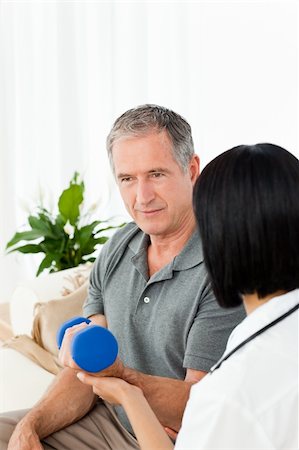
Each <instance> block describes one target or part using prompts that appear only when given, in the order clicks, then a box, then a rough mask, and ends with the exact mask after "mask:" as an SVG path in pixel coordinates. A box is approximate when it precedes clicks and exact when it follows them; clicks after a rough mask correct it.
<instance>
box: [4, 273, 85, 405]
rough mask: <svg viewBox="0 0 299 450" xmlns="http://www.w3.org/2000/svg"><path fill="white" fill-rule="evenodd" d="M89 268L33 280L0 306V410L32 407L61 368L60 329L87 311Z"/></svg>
mask: <svg viewBox="0 0 299 450" xmlns="http://www.w3.org/2000/svg"><path fill="white" fill-rule="evenodd" d="M90 269H91V264H84V265H83V266H80V267H77V268H72V269H67V270H63V271H60V272H56V273H52V274H47V275H46V276H42V277H39V278H35V279H33V280H28V282H26V283H22V284H19V285H18V286H16V287H15V289H14V291H13V294H12V297H11V299H10V301H9V303H7V304H1V305H0V413H1V412H5V411H10V410H16V409H24V408H30V407H32V406H33V405H34V404H35V403H36V402H37V401H38V400H39V399H40V397H41V396H42V395H43V393H44V392H45V391H46V389H47V387H48V386H49V385H50V383H51V382H52V381H53V380H54V378H55V376H56V375H57V373H59V371H60V370H61V366H60V364H59V360H58V358H57V354H58V349H57V346H56V332H57V329H58V328H59V325H60V324H61V323H62V322H64V321H65V320H68V319H69V318H71V317H73V316H76V315H81V314H82V305H83V302H84V300H85V298H86V295H87V287H88V277H89V273H90Z"/></svg>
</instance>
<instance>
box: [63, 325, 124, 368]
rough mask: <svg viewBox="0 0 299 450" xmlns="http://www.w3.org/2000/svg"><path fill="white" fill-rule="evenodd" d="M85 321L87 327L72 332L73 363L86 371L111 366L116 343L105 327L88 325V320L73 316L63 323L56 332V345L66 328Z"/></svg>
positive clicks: (114, 356) (115, 353)
mask: <svg viewBox="0 0 299 450" xmlns="http://www.w3.org/2000/svg"><path fill="white" fill-rule="evenodd" d="M82 322H85V323H87V324H88V327H86V328H83V329H82V330H79V331H78V332H77V333H75V334H74V336H73V339H72V342H71V348H70V350H71V356H72V358H73V360H74V361H75V363H76V364H77V365H78V366H79V367H80V368H81V369H83V370H85V371H87V372H92V373H95V372H100V371H101V370H104V369H106V368H107V367H109V366H111V365H112V364H113V363H114V361H115V360H116V358H117V354H118V344H117V341H116V339H115V337H114V336H113V334H112V333H111V332H110V331H109V330H107V328H103V327H100V326H99V325H89V324H90V320H89V319H86V318H84V317H74V318H73V319H71V320H68V321H67V322H65V323H63V324H62V325H61V327H60V328H59V330H58V332H57V336H56V338H57V345H58V348H60V347H61V344H62V340H63V337H64V334H65V331H66V330H67V328H69V327H72V326H73V325H77V324H79V323H82Z"/></svg>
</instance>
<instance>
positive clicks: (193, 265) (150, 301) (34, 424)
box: [0, 105, 245, 450]
mask: <svg viewBox="0 0 299 450" xmlns="http://www.w3.org/2000/svg"><path fill="white" fill-rule="evenodd" d="M107 150H108V155H109V158H110V161H111V165H112V169H113V172H114V174H115V178H116V181H117V184H118V187H119V190H120V193H121V196H122V199H123V201H124V204H125V206H126V208H127V210H128V212H129V214H130V215H131V217H132V219H133V221H134V222H131V223H130V224H128V225H127V226H126V227H125V228H123V229H121V230H120V231H118V232H117V233H116V234H114V236H113V237H112V238H111V239H110V240H109V241H108V243H107V244H106V245H105V247H104V248H103V250H102V251H101V253H100V255H99V257H98V259H97V261H96V262H95V264H94V267H93V270H92V273H91V277H90V288H89V295H88V298H87V300H86V302H85V305H84V313H85V315H86V316H87V317H89V318H90V319H91V320H92V323H96V324H99V325H102V326H105V327H108V328H109V329H110V330H111V331H112V332H113V334H114V335H115V336H116V338H117V340H118V343H119V358H118V359H117V360H116V362H115V363H114V364H113V366H111V367H110V368H108V369H106V370H105V371H103V372H100V373H98V374H96V376H105V375H113V376H116V377H120V378H123V379H124V380H126V381H129V382H130V383H131V384H135V385H137V386H139V387H141V388H142V390H143V392H144V394H145V396H146V398H147V399H148V401H149V403H150V405H151V406H152V408H153V410H154V411H155V413H156V414H157V416H158V418H159V420H160V422H161V423H162V424H163V426H164V427H166V428H167V429H168V431H169V433H170V434H171V435H172V433H173V432H172V431H171V430H178V429H179V428H180V423H181V418H182V414H183V411H184V408H185V405H186V402H187V399H188V396H189V391H190V388H191V385H192V384H193V383H194V382H196V381H198V380H200V379H201V378H202V377H203V376H204V375H205V374H206V372H207V371H208V370H209V369H210V367H211V366H212V365H213V364H214V363H215V362H216V361H217V360H218V358H219V357H220V356H221V354H222V353H223V351H224V349H225V345H226V341H227V337H228V336H229V334H230V332H231V330H232V329H233V328H234V327H235V326H236V324H237V323H238V322H240V321H241V320H242V319H243V317H244V315H245V313H244V310H243V308H235V309H233V311H231V310H230V311H226V310H224V309H221V308H220V307H219V306H218V305H217V302H216V300H215V298H214V295H213V293H212V290H211V287H210V284H209V281H208V277H207V273H206V269H205V266H204V262H203V257H202V251H201V243H200V238H199V235H198V231H197V229H196V224H195V218H194V213H193V209H192V190H193V186H194V183H195V181H196V179H197V177H198V175H199V158H198V156H197V155H195V153H194V148H193V140H192V135H191V128H190V126H189V124H188V123H187V122H186V121H185V119H183V118H182V117H181V116H180V115H178V114H176V113H175V112H173V111H170V110H168V109H166V108H163V107H159V106H156V105H143V106H140V107H137V108H134V109H132V110H129V111H127V112H125V113H124V114H123V115H122V116H120V117H119V118H118V119H117V120H116V122H115V123H114V125H113V128H112V130H111V132H110V134H109V136H108V139H107ZM75 331H76V328H75V329H74V330H71V332H70V333H68V335H67V338H66V339H65V340H64V341H65V342H64V343H63V346H62V350H61V355H60V357H61V360H62V362H63V364H64V365H65V366H66V368H65V369H64V370H63V371H62V372H61V374H60V375H59V376H58V377H57V379H56V381H55V382H54V384H53V385H52V386H51V387H50V389H49V390H48V392H47V393H46V394H45V396H44V397H43V398H42V400H41V401H40V402H39V403H38V404H37V405H36V406H35V407H34V408H33V409H32V410H30V411H29V412H25V413H24V411H23V412H17V413H12V414H7V415H6V416H5V417H3V418H2V419H1V420H0V442H1V446H0V448H1V449H3V448H7V442H8V440H9V437H10V436H11V438H10V441H9V444H8V449H10V450H12V449H14V450H20V449H22V450H36V449H41V448H46V449H48V448H49V449H50V448H51V449H53V448H54V449H57V450H62V449H69V450H74V449H80V450H87V449H103V450H108V449H111V450H112V449H114V450H118V449H122V450H127V449H137V448H139V447H138V444H137V441H136V439H135V437H134V435H133V434H132V430H131V428H130V425H129V423H128V420H127V417H126V415H125V413H124V411H123V410H122V409H120V408H113V407H112V406H111V405H109V404H107V403H105V402H103V401H102V400H101V399H97V398H96V396H95V395H94V393H93V391H92V389H91V388H90V386H87V385H84V384H82V383H81V382H80V381H79V380H78V378H77V377H76V369H77V366H76V365H75V363H74V362H73V361H72V360H71V358H70V355H69V343H70V340H71V338H72V334H73V333H74V332H75ZM16 424H17V425H16ZM11 434H12V435H11ZM1 439H2V441H1Z"/></svg>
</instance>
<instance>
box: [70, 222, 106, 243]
mask: <svg viewBox="0 0 299 450" xmlns="http://www.w3.org/2000/svg"><path fill="white" fill-rule="evenodd" d="M100 223H101V221H100V220H95V221H94V222H92V223H91V224H89V225H85V226H84V227H82V228H78V229H77V230H76V236H75V237H76V238H78V241H79V244H80V247H81V248H84V247H85V245H86V244H87V242H88V241H89V239H90V238H91V237H92V236H93V231H94V229H95V227H96V226H98V225H99V224H100Z"/></svg>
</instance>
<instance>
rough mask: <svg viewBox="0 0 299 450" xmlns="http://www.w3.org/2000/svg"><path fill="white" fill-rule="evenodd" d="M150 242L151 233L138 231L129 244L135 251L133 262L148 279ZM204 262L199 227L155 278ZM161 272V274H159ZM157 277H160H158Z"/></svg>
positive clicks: (169, 275)
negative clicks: (148, 249)
mask: <svg viewBox="0 0 299 450" xmlns="http://www.w3.org/2000/svg"><path fill="white" fill-rule="evenodd" d="M149 242H150V237H149V235H147V234H145V233H143V232H142V231H141V230H140V233H137V234H136V235H135V236H134V237H133V239H132V241H131V242H130V244H129V247H130V249H131V250H132V252H133V253H134V256H133V257H132V262H133V264H134V265H135V267H136V268H137V270H138V271H139V272H140V273H141V274H142V275H143V277H144V278H145V279H147V277H148V275H147V248H148V245H149ZM201 262H203V251H202V245H201V239H200V236H199V231H198V228H196V229H195V231H194V232H193V234H192V236H191V237H190V239H189V240H188V241H187V243H186V244H185V246H184V248H183V250H182V251H181V252H180V253H179V254H178V255H177V256H176V257H175V258H174V259H173V260H172V261H171V262H170V263H169V264H167V266H165V268H163V269H161V271H159V272H157V274H155V275H154V277H155V280H152V281H158V279H159V280H160V278H161V277H162V278H161V279H168V278H172V274H173V271H181V270H187V269H191V268H192V267H195V266H197V265H198V264H200V263H201ZM158 274H159V275H158ZM156 277H158V278H157V279H156Z"/></svg>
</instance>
